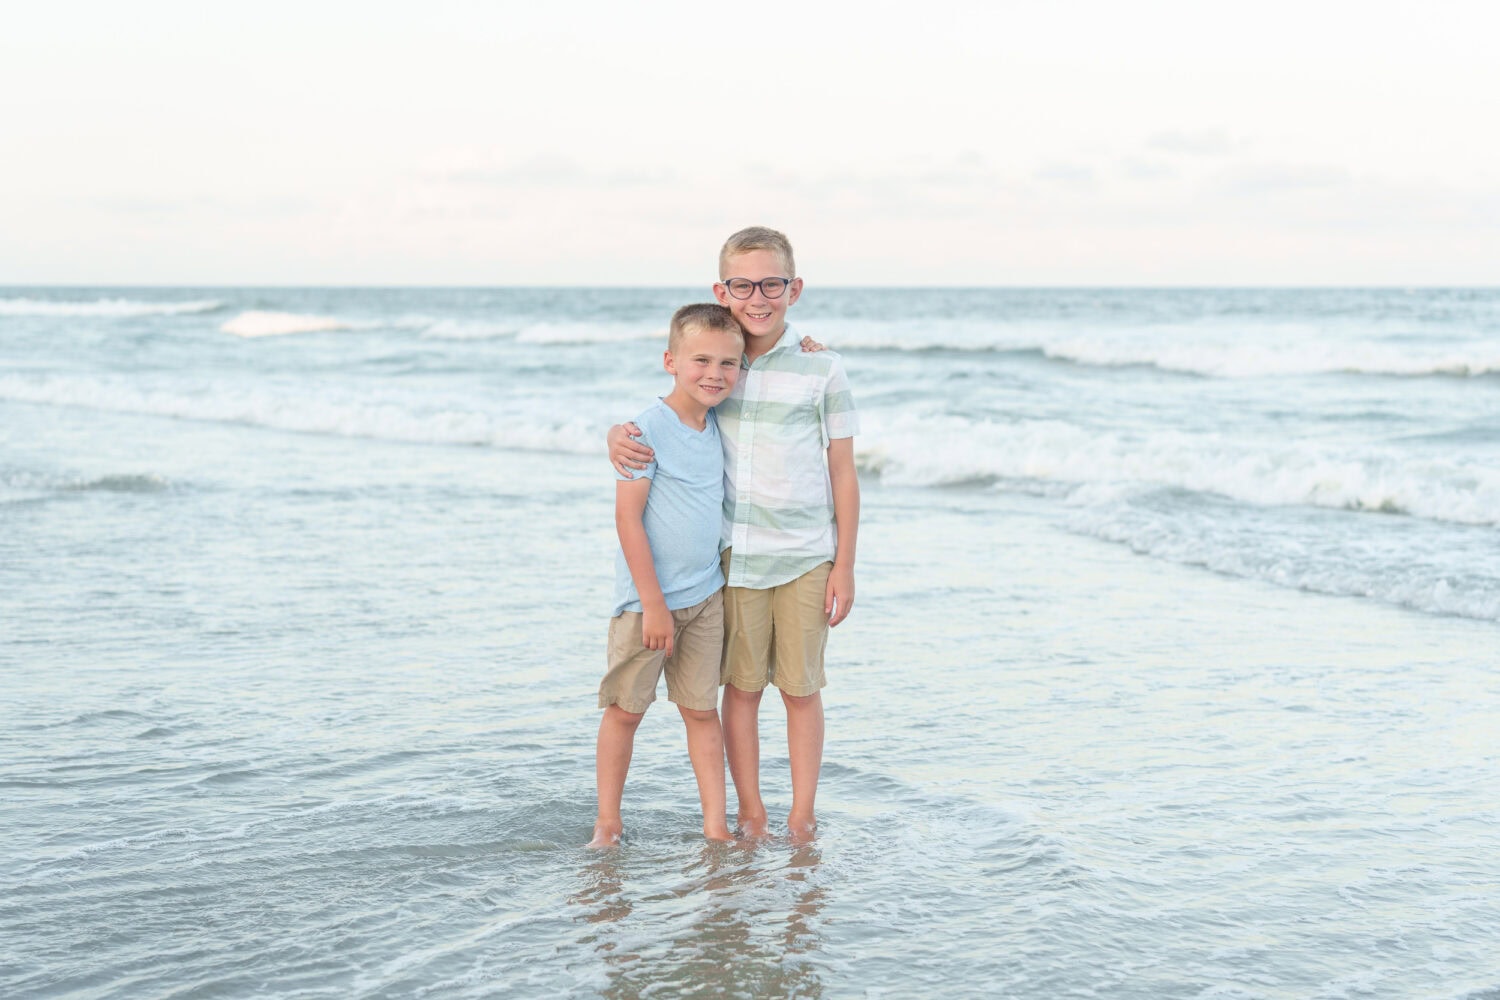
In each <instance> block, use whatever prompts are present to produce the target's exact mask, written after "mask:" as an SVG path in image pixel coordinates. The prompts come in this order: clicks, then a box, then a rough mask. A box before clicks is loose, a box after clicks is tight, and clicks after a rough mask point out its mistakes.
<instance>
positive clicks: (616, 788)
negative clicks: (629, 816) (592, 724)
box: [589, 705, 645, 847]
mask: <svg viewBox="0 0 1500 1000" xmlns="http://www.w3.org/2000/svg"><path fill="white" fill-rule="evenodd" d="M644 715H645V713H644V712H627V711H625V710H624V709H623V708H621V707H620V706H619V705H610V706H609V707H608V708H606V709H605V710H604V718H602V719H600V720H599V741H598V742H597V743H596V744H595V746H594V775H595V784H596V786H597V787H598V789H599V815H598V816H597V818H595V820H594V839H593V840H590V841H589V846H590V847H612V846H613V845H615V844H618V843H619V842H620V834H621V833H623V832H624V829H625V825H624V823H623V822H622V821H621V819H620V799H621V798H622V797H623V796H624V794H625V775H626V774H628V773H629V772H630V755H631V754H632V753H633V752H634V751H635V730H636V727H637V726H639V725H640V724H641V719H642V717H643V716H644Z"/></svg>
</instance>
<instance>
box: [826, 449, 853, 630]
mask: <svg viewBox="0 0 1500 1000" xmlns="http://www.w3.org/2000/svg"><path fill="white" fill-rule="evenodd" d="M828 479H829V482H830V484H831V485H832V486H833V520H834V530H835V531H837V532H838V547H837V548H836V549H835V550H834V555H833V571H832V572H831V573H829V574H828V590H827V592H826V593H825V594H824V596H823V613H824V614H826V615H828V616H829V618H828V624H829V625H830V626H832V625H837V624H838V623H839V622H841V621H843V620H844V619H845V618H848V617H849V612H850V611H851V610H852V609H853V608H854V546H855V542H856V540H857V539H858V538H859V476H858V474H856V473H855V471H854V439H853V438H834V439H833V440H831V441H829V442H828Z"/></svg>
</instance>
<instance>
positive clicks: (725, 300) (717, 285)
mask: <svg viewBox="0 0 1500 1000" xmlns="http://www.w3.org/2000/svg"><path fill="white" fill-rule="evenodd" d="M714 298H716V299H718V300H719V305H721V306H723V307H724V308H725V309H728V308H729V289H728V288H725V287H724V283H723V282H722V281H715V282H714Z"/></svg>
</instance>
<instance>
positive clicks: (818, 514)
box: [609, 226, 859, 841]
mask: <svg viewBox="0 0 1500 1000" xmlns="http://www.w3.org/2000/svg"><path fill="white" fill-rule="evenodd" d="M796 275H797V271H796V265H795V262H794V259H793V255H792V247H791V243H790V242H789V241H788V240H787V238H786V237H785V236H783V235H782V234H781V233H779V232H777V231H775V230H773V229H766V228H763V227H758V226H757V227H752V228H750V229H744V230H741V231H740V232H738V233H735V234H734V235H733V236H731V237H730V238H729V240H728V241H727V242H726V243H725V244H724V247H723V249H722V250H721V251H720V252H719V281H718V282H717V283H715V285H714V297H715V298H717V299H718V300H719V302H720V303H721V304H723V305H724V306H725V307H727V308H728V309H729V311H730V312H731V313H732V314H733V315H734V318H735V320H736V321H737V322H738V323H739V324H740V328H741V329H742V330H743V331H744V335H745V352H744V358H743V360H742V361H741V371H740V381H739V383H738V385H736V386H735V388H734V390H733V391H732V392H731V394H730V396H729V398H728V399H727V400H725V401H724V402H723V403H722V404H720V406H719V407H718V410H717V414H718V421H719V431H720V436H721V439H722V441H723V446H724V475H725V486H724V530H723V545H724V546H725V548H724V552H723V556H722V560H723V567H724V575H725V579H726V586H725V589H724V625H725V633H724V664H723V671H722V680H723V683H724V698H723V705H722V718H723V727H724V744H725V749H726V750H727V751H728V756H729V772H730V775H731V776H732V777H733V778H734V787H735V791H736V793H737V795H738V798H739V812H738V820H739V825H740V830H741V832H742V833H743V834H744V835H746V836H752V837H753V836H763V835H765V833H766V832H767V827H768V822H767V817H766V809H765V805H764V803H763V802H762V800H761V795H760V731H759V725H758V719H759V710H760V700H761V695H762V693H763V691H764V689H765V686H766V684H767V683H770V684H774V685H775V686H776V687H777V688H778V689H780V691H781V699H782V703H783V704H784V705H785V706H786V713H787V749H788V755H789V757H790V758H791V771H792V808H791V811H790V813H788V815H787V827H788V829H789V830H790V832H791V835H792V837H793V839H794V840H799V841H801V840H806V839H810V838H811V837H812V836H813V833H814V831H815V829H816V826H817V818H816V815H815V812H814V801H815V799H816V796H817V790H818V773H819V771H820V770H821V768H822V762H823V700H822V695H821V693H820V692H821V690H822V688H823V686H824V685H825V684H826V683H827V681H826V678H825V674H824V670H823V653H824V648H825V646H826V644H827V639H828V629H829V628H830V627H832V626H835V625H838V624H839V623H840V622H842V621H843V620H844V619H845V618H846V617H847V616H848V614H849V612H850V610H851V609H852V608H853V606H854V550H855V539H856V536H857V534H858V530H859V480H858V478H857V477H856V475H855V471H854V442H853V436H854V435H855V434H856V433H858V430H859V421H858V417H857V415H856V413H855V409H854V400H853V396H852V395H851V393H850V390H849V380H848V378H847V376H846V375H845V374H844V367H843V363H842V361H841V360H840V359H839V356H838V355H837V354H835V353H833V352H831V351H821V352H813V351H808V350H804V349H803V343H799V341H798V339H797V337H796V335H795V334H793V333H792V332H791V328H790V327H789V326H788V325H787V322H786V313H787V309H788V308H790V307H791V305H792V304H793V303H795V302H796V301H797V299H798V298H799V297H801V294H802V279H801V278H799V277H797V276H796ZM804 343H805V342H804ZM637 430H638V428H634V427H633V426H631V425H625V426H624V427H619V426H617V427H613V428H611V429H610V433H609V451H610V461H611V463H612V464H613V465H614V466H615V468H616V470H617V471H618V472H619V473H620V474H621V475H622V476H628V475H630V470H631V469H639V468H643V467H644V465H645V463H647V462H649V461H650V459H651V456H652V452H651V450H650V449H649V448H645V447H642V446H641V445H639V444H638V443H636V442H634V441H632V440H631V432H632V431H637Z"/></svg>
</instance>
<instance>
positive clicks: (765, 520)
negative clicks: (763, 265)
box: [715, 326, 859, 590]
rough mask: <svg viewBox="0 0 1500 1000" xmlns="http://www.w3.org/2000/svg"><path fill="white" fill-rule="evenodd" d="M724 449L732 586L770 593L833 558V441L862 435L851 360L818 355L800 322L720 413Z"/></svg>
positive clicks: (743, 371) (752, 367) (748, 369)
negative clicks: (847, 364)
mask: <svg viewBox="0 0 1500 1000" xmlns="http://www.w3.org/2000/svg"><path fill="white" fill-rule="evenodd" d="M715 413H716V415H717V417H718V421H719V434H720V437H721V439H722V440H723V443H724V478H725V482H724V532H723V538H724V544H725V545H727V546H729V547H730V548H731V549H732V550H733V551H732V552H731V553H730V561H729V579H728V584H729V586H731V587H749V588H751V589H753V590H765V589H768V588H770V587H775V586H779V585H780V584H783V583H786V582H788V581H790V580H795V579H796V578H797V577H799V576H801V575H802V574H803V573H806V572H807V571H808V570H810V569H812V568H813V567H815V566H817V565H819V564H820V563H825V562H828V561H830V560H832V559H833V555H834V550H835V547H836V545H837V542H838V535H837V533H836V532H835V530H834V519H833V486H832V484H831V483H830V481H829V478H828V459H827V448H828V442H829V441H831V440H833V439H834V438H846V437H853V436H854V435H855V434H857V433H859V415H858V414H857V413H856V412H855V409H854V396H853V394H852V393H851V392H850V390H849V379H848V376H846V375H845V374H844V363H843V361H842V359H840V358H839V356H838V355H837V354H835V353H834V352H833V351H819V352H816V353H808V352H806V351H803V350H802V347H801V338H800V337H799V336H798V335H796V334H794V333H792V329H791V327H790V326H788V327H787V329H786V332H785V333H784V334H783V335H782V337H781V339H780V340H779V341H777V342H776V346H775V347H773V348H771V350H769V351H767V352H766V353H765V354H763V355H761V356H760V357H758V358H756V359H755V361H754V362H753V363H751V364H748V365H747V364H745V363H744V362H743V361H742V362H741V366H740V380H739V382H738V383H737V384H736V385H735V387H734V390H733V391H732V392H731V393H730V395H729V398H728V399H726V400H724V402H722V403H720V404H719V405H718V407H717V408H716V409H715Z"/></svg>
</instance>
